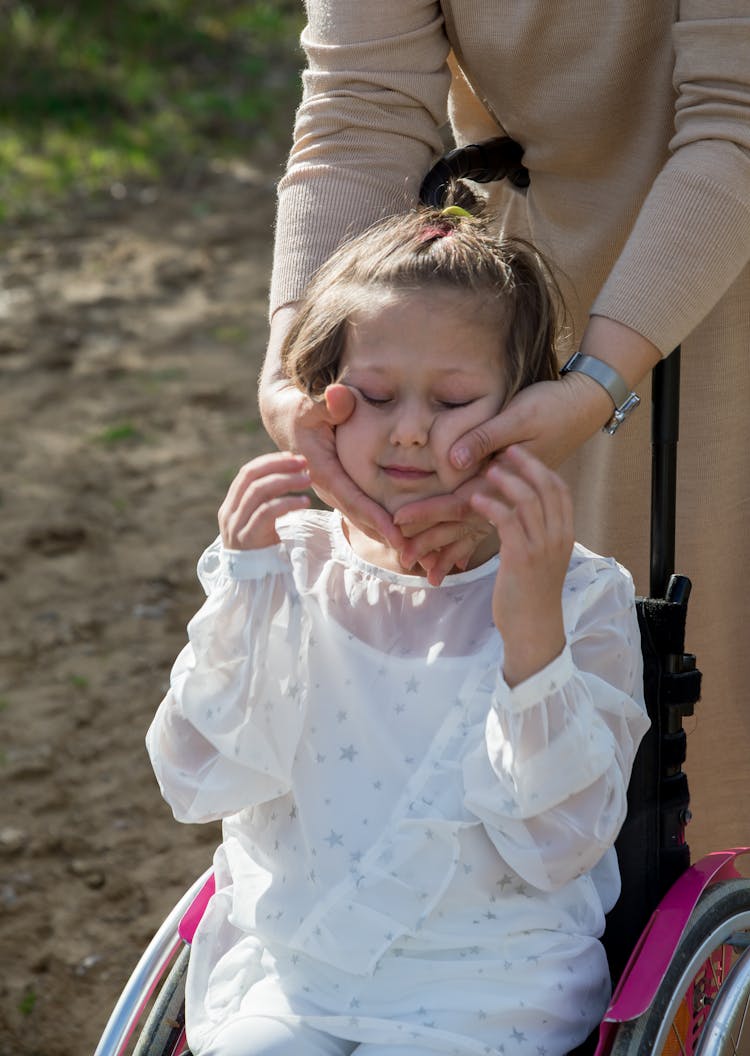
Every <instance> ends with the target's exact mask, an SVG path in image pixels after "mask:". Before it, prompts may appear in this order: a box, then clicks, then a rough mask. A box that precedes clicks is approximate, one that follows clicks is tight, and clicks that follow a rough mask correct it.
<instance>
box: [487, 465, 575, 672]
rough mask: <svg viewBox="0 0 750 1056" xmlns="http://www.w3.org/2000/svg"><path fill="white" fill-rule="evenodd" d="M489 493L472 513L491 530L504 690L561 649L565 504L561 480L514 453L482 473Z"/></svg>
mask: <svg viewBox="0 0 750 1056" xmlns="http://www.w3.org/2000/svg"><path fill="white" fill-rule="evenodd" d="M486 479H487V483H488V485H489V491H488V492H487V493H484V494H478V495H475V496H474V498H473V499H472V506H473V507H474V508H475V509H476V510H477V511H478V512H479V513H481V514H482V515H483V516H484V517H486V518H487V520H489V521H490V522H491V523H492V524H493V525H494V526H495V528H496V530H497V534H498V537H499V539H500V548H501V555H502V556H501V560H500V564H499V565H498V570H497V576H496V578H495V587H494V591H493V595H492V616H493V619H494V621H495V626H496V627H497V629H498V631H499V632H500V634H501V636H502V639H503V646H504V660H503V672H504V675H505V680H506V682H507V683H508V685H510V686H514V685H517V684H518V683H519V682H522V681H524V680H525V679H527V678H529V677H530V676H531V675H533V674H535V673H536V672H537V671H540V670H541V669H542V668H543V667H545V666H546V665H547V664H549V663H550V662H551V661H552V660H554V659H555V657H556V656H558V655H559V654H560V652H561V651H562V649H563V647H564V645H565V629H564V626H563V615H562V588H563V583H564V581H565V574H566V572H567V568H568V564H569V562H570V553H571V550H572V548H573V502H572V499H571V496H570V492H569V490H568V488H567V486H566V484H565V483H564V481H563V480H562V479H561V478H560V477H559V476H558V475H557V474H556V473H555V472H553V471H552V470H551V469H548V468H547V466H545V465H544V464H543V463H542V462H540V461H539V459H537V458H535V457H534V456H533V455H531V454H529V452H528V451H525V450H523V449H522V448H520V447H518V446H514V447H509V448H508V450H507V451H506V452H505V453H504V454H502V455H500V456H499V457H498V458H497V459H496V460H495V461H494V462H493V464H492V465H491V466H490V467H489V468H488V469H487V473H486Z"/></svg>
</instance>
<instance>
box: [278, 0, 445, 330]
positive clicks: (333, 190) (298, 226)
mask: <svg viewBox="0 0 750 1056" xmlns="http://www.w3.org/2000/svg"><path fill="white" fill-rule="evenodd" d="M307 15H308V24H307V27H306V29H305V31H304V33H303V35H302V45H303V47H304V49H305V52H306V55H307V69H306V71H305V72H304V74H303V97H302V103H301V105H300V108H299V110H298V112H297V119H296V123H295V134H294V145H293V147H292V151H291V154H290V158H289V163H288V167H287V171H286V174H285V176H284V177H283V178H282V180H281V182H280V184H279V204H278V214H277V222H276V238H275V246H276V249H275V259H274V269H273V276H272V280H271V301H270V303H271V311H272V312H273V311H275V310H276V309H277V308H279V307H281V306H282V305H284V304H288V303H290V302H292V301H295V300H297V298H298V297H299V296H300V294H301V293H302V290H303V289H304V287H305V286H306V285H307V282H308V281H309V279H310V277H311V275H312V274H313V272H314V271H315V270H316V269H317V268H318V267H319V266H320V265H321V264H322V263H323V261H325V260H326V259H327V258H328V257H329V256H330V255H331V253H332V252H333V250H334V249H335V248H336V247H337V246H338V245H339V244H340V243H341V242H342V241H344V240H345V238H347V237H351V236H352V235H355V234H357V233H359V232H360V231H361V230H363V229H364V228H365V227H367V226H369V225H370V224H371V223H373V222H375V221H376V220H379V219H381V218H382V217H383V216H386V215H390V214H394V213H398V212H404V211H406V210H407V209H409V208H410V207H411V206H412V205H413V204H414V203H415V202H416V200H417V196H418V194H419V183H420V179H421V176H422V175H423V174H424V173H425V172H426V171H427V169H428V168H429V166H430V164H431V162H432V160H433V159H434V158H435V157H437V156H438V155H439V154H440V153H441V151H442V146H441V140H440V136H439V127H440V125H442V124H443V123H444V122H445V120H446V111H447V98H448V88H449V85H450V73H449V70H448V66H447V57H448V50H449V46H448V41H447V38H446V36H445V32H444V29H443V18H442V15H441V13H440V5H439V3H437V2H436V0H378V2H377V3H352V2H351V0H308V3H307Z"/></svg>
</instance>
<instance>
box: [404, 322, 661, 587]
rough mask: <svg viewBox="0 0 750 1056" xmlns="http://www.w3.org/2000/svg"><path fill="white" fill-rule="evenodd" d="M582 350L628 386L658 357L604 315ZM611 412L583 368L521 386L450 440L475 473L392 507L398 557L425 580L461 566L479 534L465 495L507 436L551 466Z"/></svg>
mask: <svg viewBox="0 0 750 1056" xmlns="http://www.w3.org/2000/svg"><path fill="white" fill-rule="evenodd" d="M581 351H582V352H584V353H585V354H586V355H590V356H596V357H597V358H599V359H602V360H604V361H605V362H606V363H609V365H610V366H612V367H614V369H615V370H617V371H618V372H619V373H620V374H621V375H622V376H623V377H624V379H625V381H626V382H627V384H628V385H629V386H630V387H631V388H635V387H636V386H637V385H638V384H639V383H640V381H641V380H642V378H643V377H644V376H645V375H646V374H647V373H648V372H649V371H650V370H651V369H652V368H653V367H654V365H655V364H656V363H657V362H658V360H659V358H660V353H659V350H658V349H657V348H656V347H655V346H654V345H652V344H651V342H650V341H648V340H647V339H646V338H644V337H643V336H642V335H641V334H639V333H637V332H636V331H635V330H632V329H631V328H630V327H628V326H625V325H624V324H622V323H618V322H616V321H615V320H613V319H607V318H605V317H604V316H592V317H591V319H590V320H589V324H588V326H587V328H586V332H585V334H584V336H583V341H582V343H581ZM611 414H612V401H611V399H610V397H609V396H608V394H607V393H606V391H605V390H604V389H603V388H602V387H601V385H599V384H598V383H597V382H596V381H594V380H593V379H592V378H589V377H588V376H586V375H584V374H580V373H570V374H566V375H565V376H564V377H562V378H560V379H559V380H557V381H543V382H539V383H537V384H536V385H530V386H529V387H528V388H526V389H522V390H521V392H519V393H517V394H516V396H514V397H513V399H512V400H510V402H509V403H508V405H507V406H506V407H505V408H504V409H503V410H502V411H501V412H500V414H499V415H497V416H496V417H495V418H492V419H491V420H490V421H488V422H485V423H484V424H483V425H480V426H478V427H477V428H476V429H473V430H472V431H471V432H469V433H467V434H466V435H465V436H463V437H460V438H459V439H458V440H457V441H456V443H455V444H454V445H453V448H452V449H451V461H452V462H453V464H454V465H455V466H456V468H458V469H469V468H471V467H472V466H475V467H476V468H477V471H478V473H479V475H478V476H476V477H474V478H472V479H471V480H469V481H467V482H465V483H464V484H462V485H461V486H460V487H459V488H458V489H457V490H456V492H455V493H454V494H453V495H451V496H445V497H440V498H434V499H426V500H423V501H420V502H418V503H410V504H409V505H408V506H403V507H402V508H401V509H400V510H399V511H398V513H397V514H396V517H395V520H396V523H397V524H398V526H399V527H400V528H401V531H402V532H403V533H404V535H405V536H406V537H407V538H408V539H409V542H408V543H407V545H406V547H405V548H404V551H403V560H404V562H405V563H406V562H408V561H412V562H415V561H418V562H420V564H422V565H423V567H425V568H428V569H429V570H430V582H433V581H434V582H438V583H439V582H440V581H441V580H442V578H443V577H444V576H445V575H446V574H447V572H449V571H450V569H451V568H452V567H453V566H458V567H462V566H463V565H464V564H465V562H466V561H467V560H468V558H469V557H470V556H471V553H472V552H473V549H474V546H475V545H476V541H477V539H478V538H481V533H482V521H481V518H479V517H478V516H477V515H476V514H471V513H469V512H467V511H468V509H469V507H470V500H471V497H472V496H473V495H475V494H481V493H482V492H483V491H484V490H485V486H484V484H483V482H482V481H483V477H482V474H481V470H482V468H483V465H484V464H486V462H487V459H488V458H490V457H491V456H493V455H494V454H495V453H496V452H499V451H502V450H503V449H504V448H506V447H509V446H510V445H511V444H519V445H520V446H522V447H523V448H524V449H525V450H527V451H530V452H531V453H532V454H534V455H535V456H536V457H538V458H540V459H541V460H542V461H543V462H544V463H545V464H546V465H548V466H550V467H552V468H556V467H557V466H559V465H561V464H562V463H563V462H564V461H565V460H566V459H567V458H568V457H569V456H570V455H571V454H573V452H574V451H576V450H577V448H578V447H580V446H581V445H582V444H583V443H584V442H585V441H586V440H588V439H589V438H590V437H592V436H593V435H594V434H595V433H596V432H597V431H598V429H600V428H601V426H602V425H604V423H605V422H606V421H608V420H609V418H610V417H611ZM626 428H627V426H626ZM613 442H614V443H616V442H617V441H616V439H615V440H613ZM487 530H488V529H487V526H486V525H485V526H484V531H487Z"/></svg>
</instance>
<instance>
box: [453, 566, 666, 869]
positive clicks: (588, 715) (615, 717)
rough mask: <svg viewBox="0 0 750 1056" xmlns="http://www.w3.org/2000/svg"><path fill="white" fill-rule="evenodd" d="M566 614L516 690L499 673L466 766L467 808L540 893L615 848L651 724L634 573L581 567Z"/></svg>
mask: <svg viewBox="0 0 750 1056" xmlns="http://www.w3.org/2000/svg"><path fill="white" fill-rule="evenodd" d="M571 599H572V600H571ZM566 617H567V627H566V636H567V644H566V646H565V648H564V650H563V651H562V653H561V654H560V655H559V656H558V657H557V658H556V659H555V660H553V661H552V662H551V663H550V664H548V665H547V666H546V667H545V668H543V669H542V670H541V671H539V672H537V673H536V674H535V675H533V676H532V677H531V678H529V679H527V680H526V681H525V682H522V683H521V684H519V685H517V686H515V687H514V688H513V689H510V688H509V687H508V685H507V684H506V683H505V681H504V680H503V678H502V675H501V674H498V675H497V676H496V682H495V686H494V689H493V692H492V697H491V700H492V704H491V707H490V709H489V713H488V715H487V719H486V723H485V726H484V738H483V740H482V741H481V743H479V744H478V745H477V747H476V748H475V749H474V750H472V751H471V752H470V753H469V754H468V755H467V757H466V759H465V762H464V786H465V790H466V797H465V803H466V806H467V807H468V809H469V810H471V811H472V812H473V813H474V814H475V815H476V816H477V817H479V818H480V819H481V820H482V822H483V823H484V825H485V828H486V830H487V833H488V835H489V837H490V839H491V840H492V841H493V843H494V844H495V846H496V847H497V849H498V851H499V852H500V854H501V855H502V857H503V858H504V859H505V861H507V862H508V864H509V865H510V866H511V867H512V868H513V869H515V871H516V872H517V873H518V874H519V875H520V876H522V877H523V878H524V879H525V880H527V881H528V882H529V883H530V884H533V885H534V886H535V887H537V888H540V889H542V890H552V889H555V888H557V887H560V886H562V885H563V884H565V883H567V882H568V881H570V880H572V879H574V878H575V877H577V876H580V875H582V874H583V873H584V872H587V871H588V870H590V869H591V868H593V866H594V865H596V863H597V862H598V861H599V859H600V858H601V857H602V855H603V854H604V853H605V851H607V850H608V849H609V848H610V847H611V846H612V844H613V842H614V840H615V837H616V836H617V833H618V832H619V830H620V826H621V825H622V822H623V820H624V818H625V812H626V809H627V799H626V793H627V785H628V780H629V778H630V771H631V767H632V764H633V759H634V757H635V752H636V749H637V747H638V744H639V742H640V740H641V737H642V736H643V734H644V733H645V731H646V730H647V729H648V725H649V723H648V718H647V717H646V713H645V706H644V703H643V673H642V660H641V652H640V637H639V631H638V622H637V617H636V613H635V608H634V597H633V587H632V581H631V580H630V578H629V577H628V576H627V575H626V574H625V573H624V572H623V571H622V570H621V569H620V568H618V566H617V565H616V564H615V563H614V562H608V561H605V560H604V559H601V560H599V559H597V561H596V562H591V561H586V562H584V563H582V564H581V565H579V566H578V567H577V568H576V569H575V570H574V571H573V572H572V573H571V574H570V575H569V577H568V581H567V583H566Z"/></svg>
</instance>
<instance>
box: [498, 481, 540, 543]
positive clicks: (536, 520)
mask: <svg viewBox="0 0 750 1056" xmlns="http://www.w3.org/2000/svg"><path fill="white" fill-rule="evenodd" d="M486 476H487V481H488V483H489V484H491V485H492V486H493V487H494V488H495V489H496V490H497V492H498V493H499V496H500V498H501V499H502V500H503V504H504V505H505V506H506V507H509V508H510V509H511V510H512V511H513V513H514V515H515V516H516V518H517V519H518V521H519V523H520V524H521V526H522V527H523V529H524V531H525V533H526V537H527V539H528V541H529V542H530V543H531V542H533V541H536V540H538V539H539V538H540V536H542V535H543V534H544V532H545V530H546V524H545V518H544V507H543V504H542V501H541V499H540V496H539V494H538V493H537V491H536V488H534V487H533V486H531V485H530V484H528V483H527V482H526V481H525V480H523V478H521V477H519V476H518V475H517V474H515V473H513V472H512V471H511V470H509V469H506V468H505V466H503V465H502V464H501V463H493V464H492V465H491V466H489V467H488V469H487V474H486Z"/></svg>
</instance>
